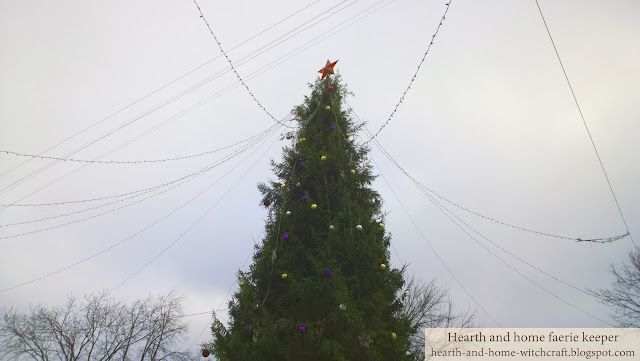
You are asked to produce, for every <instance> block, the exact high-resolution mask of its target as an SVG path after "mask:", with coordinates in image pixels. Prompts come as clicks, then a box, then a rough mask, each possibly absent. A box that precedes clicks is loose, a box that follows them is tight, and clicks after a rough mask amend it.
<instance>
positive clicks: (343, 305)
mask: <svg viewBox="0 0 640 361" xmlns="http://www.w3.org/2000/svg"><path fill="white" fill-rule="evenodd" d="M338 308H339V309H340V311H344V310H346V309H347V306H345V304H344V303H341V304H340V306H338Z"/></svg>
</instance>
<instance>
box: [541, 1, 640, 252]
mask: <svg viewBox="0 0 640 361" xmlns="http://www.w3.org/2000/svg"><path fill="white" fill-rule="evenodd" d="M536 6H537V7H538V11H539V12H540V17H542V22H543V23H544V27H545V29H547V34H548V35H549V39H550V40H551V45H553V51H554V52H555V53H556V57H557V58H558V62H559V63H560V67H561V68H562V73H563V74H564V78H565V79H566V80H567V85H569V90H571V95H572V96H573V100H574V102H575V103H576V107H577V108H578V113H580V118H581V119H582V124H584V128H585V129H586V130H587V134H588V135H589V140H590V141H591V145H592V146H593V150H594V151H595V152H596V157H597V158H598V163H600V168H601V169H602V173H603V174H604V177H605V179H606V180H607V184H608V185H609V190H610V191H611V195H612V196H613V200H614V201H615V202H616V206H617V207H618V212H619V213H620V217H621V218H622V223H624V227H625V228H626V230H627V233H626V234H625V235H624V236H629V238H630V239H631V243H633V246H634V247H637V245H636V242H635V241H634V240H633V237H632V236H631V232H630V231H629V226H628V225H627V220H626V219H625V218H624V214H623V213H622V208H620V203H619V202H618V198H617V197H616V193H615V192H614V191H613V186H612V185H611V181H610V180H609V176H608V175H607V171H606V170H605V168H604V163H603V162H602V158H600V153H598V148H596V143H595V142H594V140H593V137H592V136H591V132H590V131H589V127H588V126H587V121H586V120H585V119H584V115H583V114H582V109H581V108H580V104H579V103H578V98H577V97H576V93H575V92H574V91H573V87H572V86H571V82H570V81H569V76H568V75H567V72H566V70H565V69H564V65H563V64H562V59H560V53H559V52H558V48H556V43H555V42H554V41H553V37H552V36H551V31H550V30H549V26H548V25H547V21H546V20H545V19H544V15H543V14H542V9H541V8H540V4H539V3H538V0H536ZM624 236H623V237H621V238H624ZM621 238H618V239H621Z"/></svg>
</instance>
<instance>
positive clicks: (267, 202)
mask: <svg viewBox="0 0 640 361" xmlns="http://www.w3.org/2000/svg"><path fill="white" fill-rule="evenodd" d="M262 205H263V206H265V207H269V201H268V200H266V199H265V200H264V201H262Z"/></svg>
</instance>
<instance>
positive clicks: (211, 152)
mask: <svg viewBox="0 0 640 361" xmlns="http://www.w3.org/2000/svg"><path fill="white" fill-rule="evenodd" d="M274 127H275V126H271V127H269V128H268V129H266V130H264V131H262V132H260V133H258V134H256V135H253V136H251V137H249V138H246V139H243V140H241V141H239V142H236V143H233V144H231V145H227V146H225V147H222V148H218V149H214V150H209V151H206V152H202V153H197V154H190V155H185V156H181V157H173V158H165V159H141V160H128V161H117V160H97V159H96V160H90V159H75V158H63V157H53V156H42V155H36V154H26V153H19V152H14V151H10V150H1V149H0V153H4V154H9V155H14V156H17V157H31V158H35V159H48V160H58V161H64V162H76V163H91V164H103V165H113V164H119V165H123V164H154V163H165V162H172V161H177V160H185V159H191V158H198V157H202V156H205V155H210V154H214V153H217V152H220V151H222V150H225V149H229V148H233V147H235V146H237V145H240V144H242V143H246V142H248V141H250V140H252V139H254V138H255V137H257V136H259V135H262V134H264V133H266V132H268V131H269V130H272V129H274ZM18 206H19V205H18Z"/></svg>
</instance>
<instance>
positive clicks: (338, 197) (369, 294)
mask: <svg viewBox="0 0 640 361" xmlns="http://www.w3.org/2000/svg"><path fill="white" fill-rule="evenodd" d="M310 88H311V89H312V91H311V95H310V96H307V97H305V100H304V103H303V104H302V105H300V106H298V107H295V108H294V109H293V115H294V116H295V117H296V119H297V121H298V122H299V125H300V127H299V129H298V131H297V132H295V133H293V132H292V133H288V134H287V135H286V138H287V139H291V142H292V143H291V146H290V147H285V149H284V151H283V153H284V154H283V159H282V161H280V162H278V163H276V162H273V161H272V166H273V170H274V172H275V174H276V176H277V177H278V180H277V181H270V182H268V183H261V184H259V185H258V188H259V190H260V191H261V192H262V194H263V199H262V200H261V201H260V202H261V205H266V206H267V207H268V209H269V216H268V221H267V224H266V230H265V237H264V239H263V242H262V244H261V245H259V246H258V247H257V248H256V252H255V255H254V258H253V264H252V265H251V267H250V270H249V271H248V272H240V273H239V275H238V278H239V285H240V287H239V290H238V291H237V292H236V293H235V295H234V297H233V298H232V300H231V301H230V302H229V315H230V321H229V324H228V325H227V326H226V327H225V326H224V325H223V324H222V323H221V322H220V321H219V320H218V319H216V318H214V322H213V325H212V333H213V341H212V343H211V344H210V345H209V347H208V348H210V349H211V353H212V355H213V356H215V357H216V358H217V359H219V360H221V361H246V360H265V361H270V360H273V361H283V360H296V361H298V360H305V361H314V360H318V361H320V360H322V361H329V360H336V361H337V360H353V361H355V360H367V361H369V360H371V361H374V360H376V361H377V360H385V361H391V360H406V359H407V350H408V349H409V338H408V336H409V335H410V334H411V333H412V332H415V330H411V329H410V326H409V322H408V320H407V318H406V317H403V316H402V313H401V312H402V303H401V301H400V299H399V297H398V296H399V295H398V292H399V291H400V290H401V288H402V286H403V283H404V280H403V272H402V271H401V270H399V269H394V268H392V267H390V266H389V251H388V247H389V241H390V237H389V235H388V234H387V233H386V232H385V229H384V224H383V223H384V216H383V214H382V212H381V200H380V196H379V194H378V193H377V192H376V191H374V190H373V189H371V188H370V185H371V182H372V181H373V179H374V176H373V175H372V167H371V165H370V164H369V163H368V161H367V158H366V156H367V153H368V149H366V148H364V147H359V146H356V145H355V144H354V142H353V136H352V134H354V133H355V132H357V130H358V129H357V128H358V125H355V124H353V123H352V121H351V119H350V118H349V115H348V114H347V112H346V111H345V110H343V103H342V100H343V94H344V95H346V94H349V93H348V91H347V89H346V87H345V86H343V85H342V84H341V81H340V76H339V75H336V76H332V77H327V78H326V79H318V80H317V81H316V82H315V83H314V84H310ZM214 317H215V316H214Z"/></svg>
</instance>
